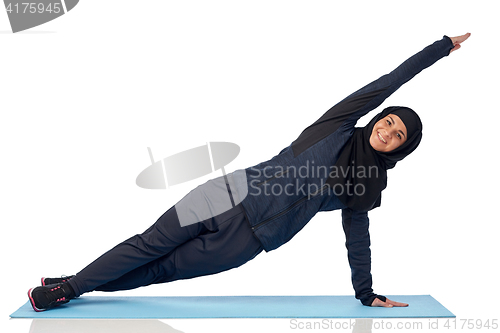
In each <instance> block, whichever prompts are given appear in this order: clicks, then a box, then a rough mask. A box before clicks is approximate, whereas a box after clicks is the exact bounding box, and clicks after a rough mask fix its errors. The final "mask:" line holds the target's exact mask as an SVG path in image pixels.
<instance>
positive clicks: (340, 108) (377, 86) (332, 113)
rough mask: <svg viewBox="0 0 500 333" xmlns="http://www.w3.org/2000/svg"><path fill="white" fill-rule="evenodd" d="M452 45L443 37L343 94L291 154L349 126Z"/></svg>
mask: <svg viewBox="0 0 500 333" xmlns="http://www.w3.org/2000/svg"><path fill="white" fill-rule="evenodd" d="M452 48H453V43H452V41H451V39H450V38H449V37H447V36H444V37H443V38H442V39H441V40H439V41H436V42H434V43H433V44H431V45H429V46H427V47H426V48H424V49H423V50H422V51H420V52H418V53H417V54H415V55H413V56H412V57H410V58H409V59H407V60H406V61H405V62H403V63H402V64H401V65H399V66H398V67H397V68H396V69H394V70H393V71H392V72H390V73H389V74H386V75H383V76H381V77H380V78H378V79H377V80H375V81H373V82H371V83H369V84H368V85H366V86H364V87H363V88H361V89H359V90H357V91H355V92H354V93H352V94H351V95H349V96H347V97H346V98H345V99H343V100H342V101H340V102H339V103H338V104H336V105H334V106H333V107H332V108H330V109H329V110H328V111H327V112H326V113H325V114H323V116H321V118H319V119H318V120H317V121H316V122H314V123H313V124H312V125H310V126H308V127H307V128H306V129H305V130H304V131H303V132H302V133H301V134H300V136H299V137H298V138H297V139H296V140H295V141H294V142H293V143H292V148H293V152H294V156H297V155H299V154H300V153H301V152H303V151H304V150H306V149H307V148H309V147H310V146H312V145H313V144H315V143H317V142H319V141H321V140H322V139H324V138H326V137H327V136H328V135H330V134H332V133H334V132H335V131H336V130H337V129H339V128H340V127H343V128H344V129H346V130H350V129H353V128H354V126H355V125H356V122H357V121H358V119H359V118H361V117H362V116H364V115H365V114H367V113H368V112H370V111H371V110H373V109H375V108H376V107H378V106H379V105H380V104H382V102H384V100H385V99H386V98H387V97H389V96H390V95H391V94H392V93H393V92H395V91H396V90H397V89H399V87H401V86H402V85H403V84H404V83H406V82H408V81H409V80H411V79H412V78H413V77H414V76H415V75H417V74H418V73H420V72H421V71H422V70H424V69H425V68H427V67H429V66H431V65H432V64H434V63H435V62H436V61H438V60H439V59H441V58H443V57H445V56H447V55H448V54H449V53H450V51H451V49H452Z"/></svg>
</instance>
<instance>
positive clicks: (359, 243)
mask: <svg viewBox="0 0 500 333" xmlns="http://www.w3.org/2000/svg"><path fill="white" fill-rule="evenodd" d="M342 227H343V228H344V233H345V238H346V241H345V246H346V248H347V258H348V260H349V266H350V267H351V281H352V286H353V288H354V291H355V297H356V298H357V299H359V300H360V301H361V303H363V305H368V306H369V305H371V304H372V302H373V300H374V299H375V298H376V297H377V296H378V295H377V294H374V293H373V289H372V275H371V272H370V271H371V251H370V234H369V232H368V227H369V219H368V212H358V211H353V210H352V209H349V208H346V209H342ZM380 297H381V298H383V299H382V300H384V301H385V297H383V296H380Z"/></svg>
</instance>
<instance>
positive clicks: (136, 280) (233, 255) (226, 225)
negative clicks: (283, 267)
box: [95, 206, 262, 291]
mask: <svg viewBox="0 0 500 333" xmlns="http://www.w3.org/2000/svg"><path fill="white" fill-rule="evenodd" d="M230 213H231V214H226V215H225V216H218V217H216V219H218V220H221V221H220V224H219V225H218V230H217V231H214V232H207V233H204V234H202V235H199V236H198V237H196V238H193V239H191V240H189V241H187V242H186V243H184V244H182V245H181V246H179V247H177V248H176V249H175V250H173V251H172V252H171V253H169V254H167V255H165V256H163V257H161V258H159V259H156V260H154V261H152V262H150V263H148V264H146V265H143V266H141V267H139V268H136V269H134V270H133V271H131V272H129V273H127V274H125V275H123V276H122V277H120V278H118V279H117V280H114V281H110V282H108V283H106V284H104V285H101V286H99V287H97V288H96V289H95V290H97V291H117V290H126V289H134V288H137V287H141V286H146V285H150V284H156V283H165V282H171V281H175V280H180V279H190V278H194V277H199V276H203V275H210V274H215V273H219V272H222V271H226V270H229V269H232V268H236V267H238V266H241V265H242V264H244V263H246V262H247V261H249V260H251V259H253V258H254V257H255V256H256V255H257V254H259V253H260V252H261V251H262V245H261V244H260V242H259V241H258V240H257V238H256V237H255V236H254V235H253V232H252V230H251V229H250V226H249V224H248V222H247V220H246V218H245V214H244V212H243V209H241V207H239V206H237V207H235V208H234V209H232V212H230ZM222 215H224V214H222Z"/></svg>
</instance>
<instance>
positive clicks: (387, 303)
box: [371, 298, 408, 308]
mask: <svg viewBox="0 0 500 333" xmlns="http://www.w3.org/2000/svg"><path fill="white" fill-rule="evenodd" d="M371 306H378V307H385V308H392V307H394V306H397V307H404V306H408V304H407V303H400V302H395V301H391V300H390V299H388V298H386V300H385V302H384V301H381V300H380V299H378V298H375V299H374V300H373V302H372V305H371Z"/></svg>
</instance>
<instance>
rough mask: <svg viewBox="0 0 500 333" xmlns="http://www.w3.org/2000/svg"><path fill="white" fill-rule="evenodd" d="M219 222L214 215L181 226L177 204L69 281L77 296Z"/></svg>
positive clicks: (144, 262) (147, 261)
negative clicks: (142, 230) (198, 221)
mask: <svg viewBox="0 0 500 333" xmlns="http://www.w3.org/2000/svg"><path fill="white" fill-rule="evenodd" d="M216 223H217V221H215V220H214V219H213V218H212V219H208V220H205V221H202V222H200V223H195V224H192V225H189V226H186V227H181V226H180V223H179V220H178V217H177V213H176V211H175V206H173V207H172V208H170V209H169V210H168V211H166V212H165V213H164V214H163V215H162V216H161V217H160V218H159V219H158V220H157V221H156V223H154V224H153V225H152V226H151V227H150V228H149V229H147V230H146V231H145V232H144V233H142V234H139V235H135V236H133V237H131V238H129V239H127V240H126V241H124V242H122V243H120V244H118V245H117V246H115V247H114V248H112V249H111V250H109V251H108V252H106V253H104V254H103V255H102V256H100V257H99V258H98V259H96V260H95V261H94V262H92V263H91V264H90V265H88V266H87V267H85V268H84V269H83V270H82V271H80V272H79V273H78V274H76V275H75V277H73V278H72V279H71V280H70V281H69V284H70V285H71V287H72V288H73V290H74V291H75V294H76V296H79V295H81V294H83V293H86V292H89V291H92V290H94V289H96V288H97V287H98V286H100V285H103V284H105V283H107V282H109V281H113V280H116V279H118V278H119V277H121V276H123V275H124V274H126V273H128V272H130V271H132V270H134V269H136V268H138V267H140V266H143V265H145V264H148V263H149V262H151V261H154V260H156V259H158V258H161V257H163V256H165V255H167V254H168V253H170V252H172V251H173V250H174V249H175V248H176V247H178V246H180V245H182V244H184V243H185V242H187V241H188V240H190V239H193V238H195V237H197V236H199V235H200V234H203V233H206V232H212V231H215V230H217V224H216Z"/></svg>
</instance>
